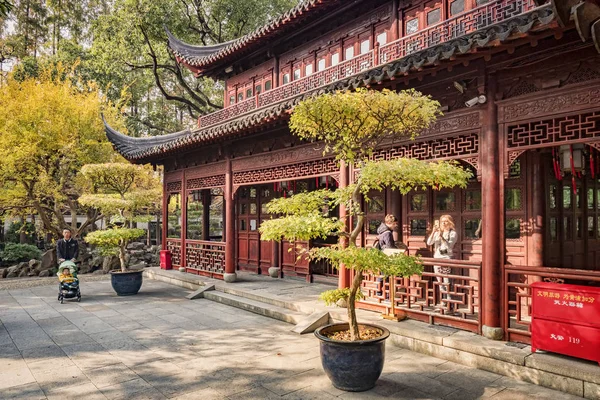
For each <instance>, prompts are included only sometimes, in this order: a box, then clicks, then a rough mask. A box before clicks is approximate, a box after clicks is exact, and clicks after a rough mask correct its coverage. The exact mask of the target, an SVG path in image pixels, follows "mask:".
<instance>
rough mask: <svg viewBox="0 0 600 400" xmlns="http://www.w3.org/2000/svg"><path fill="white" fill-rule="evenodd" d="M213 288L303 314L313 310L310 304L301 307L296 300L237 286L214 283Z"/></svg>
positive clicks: (310, 312)
mask: <svg viewBox="0 0 600 400" xmlns="http://www.w3.org/2000/svg"><path fill="white" fill-rule="evenodd" d="M215 289H216V290H217V291H220V292H223V293H227V294H231V295H234V296H237V297H243V298H245V299H248V300H253V301H257V302H260V303H265V304H269V305H272V306H275V307H279V308H285V309H287V310H290V311H297V312H300V313H304V314H312V313H313V312H314V311H315V310H314V307H313V306H312V305H309V306H308V307H307V306H305V307H302V305H301V304H299V303H298V302H297V301H296V302H293V301H286V300H281V299H277V298H274V297H270V296H265V295H262V294H258V293H256V291H249V290H247V289H237V288H232V287H231V286H227V285H219V284H217V285H215Z"/></svg>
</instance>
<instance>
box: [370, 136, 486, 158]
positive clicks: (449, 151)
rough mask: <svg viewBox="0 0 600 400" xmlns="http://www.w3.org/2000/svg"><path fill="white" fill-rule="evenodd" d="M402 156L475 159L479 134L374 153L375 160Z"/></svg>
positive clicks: (412, 144)
mask: <svg viewBox="0 0 600 400" xmlns="http://www.w3.org/2000/svg"><path fill="white" fill-rule="evenodd" d="M400 157H406V158H417V159H419V160H432V159H436V160H437V159H470V160H472V161H474V160H473V158H474V157H479V135H478V134H477V133H475V132H471V133H467V134H464V135H458V136H452V137H444V138H439V139H434V140H427V141H422V142H410V143H408V144H406V145H403V146H396V147H392V148H390V149H384V150H379V151H377V152H375V154H374V155H373V158H374V159H375V160H392V159H394V158H400ZM477 165H478V162H477Z"/></svg>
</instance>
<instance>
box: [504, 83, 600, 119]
mask: <svg viewBox="0 0 600 400" xmlns="http://www.w3.org/2000/svg"><path fill="white" fill-rule="evenodd" d="M598 104H600V87H598V86H596V87H592V88H582V89H580V90H577V91H575V90H569V91H566V90H561V91H559V92H555V94H554V95H551V96H550V95H548V97H542V98H540V97H536V98H529V99H527V100H522V101H519V102H511V103H508V104H507V105H504V106H501V107H500V108H499V110H498V120H499V122H512V121H518V120H525V119H532V118H540V117H545V116H551V115H555V114H556V113H557V112H571V111H579V110H585V109H589V108H594V107H597V105H598Z"/></svg>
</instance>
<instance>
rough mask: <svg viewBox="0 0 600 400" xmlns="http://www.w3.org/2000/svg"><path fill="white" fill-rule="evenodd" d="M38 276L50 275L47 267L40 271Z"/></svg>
mask: <svg viewBox="0 0 600 400" xmlns="http://www.w3.org/2000/svg"><path fill="white" fill-rule="evenodd" d="M39 276H40V277H42V278H43V277H48V276H50V270H48V269H45V270H43V271H42V272H40V275H39Z"/></svg>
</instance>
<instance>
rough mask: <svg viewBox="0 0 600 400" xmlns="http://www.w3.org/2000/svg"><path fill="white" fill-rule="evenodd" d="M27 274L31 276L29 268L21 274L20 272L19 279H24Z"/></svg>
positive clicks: (24, 269)
mask: <svg viewBox="0 0 600 400" xmlns="http://www.w3.org/2000/svg"><path fill="white" fill-rule="evenodd" d="M27 274H29V267H27V268H23V269H22V270H21V271H20V272H19V278H23V277H24V276H27Z"/></svg>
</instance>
